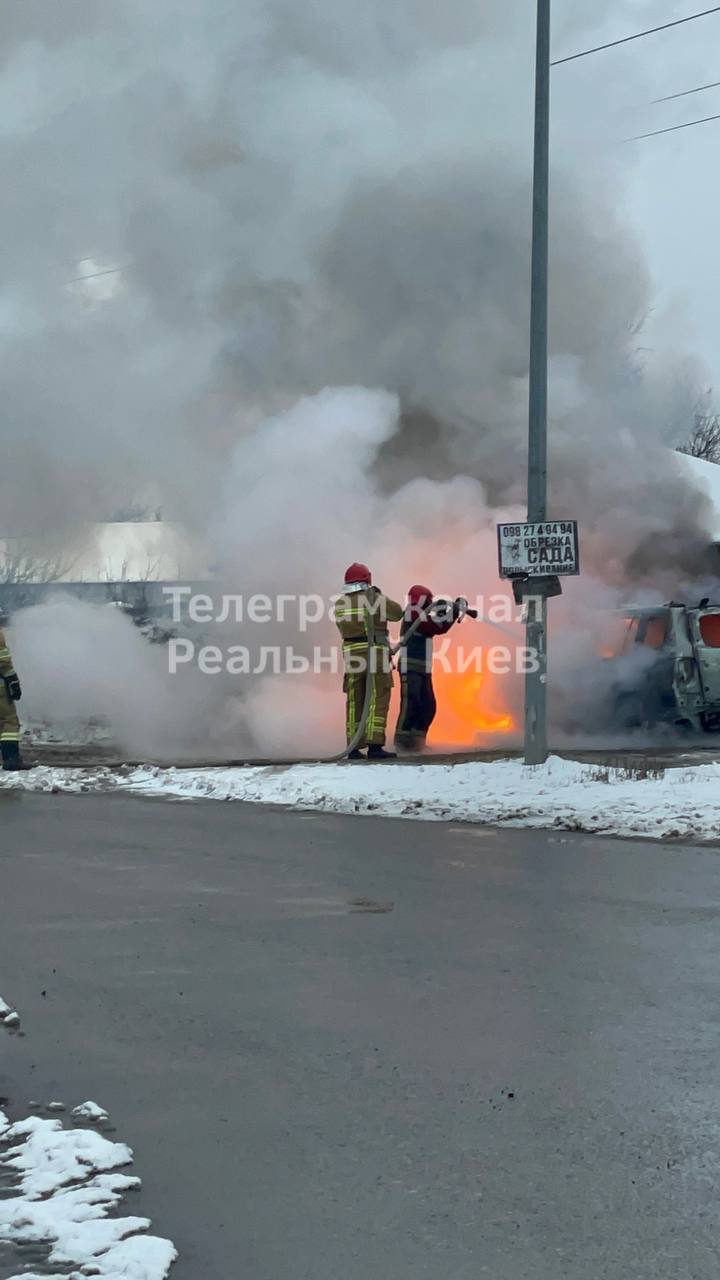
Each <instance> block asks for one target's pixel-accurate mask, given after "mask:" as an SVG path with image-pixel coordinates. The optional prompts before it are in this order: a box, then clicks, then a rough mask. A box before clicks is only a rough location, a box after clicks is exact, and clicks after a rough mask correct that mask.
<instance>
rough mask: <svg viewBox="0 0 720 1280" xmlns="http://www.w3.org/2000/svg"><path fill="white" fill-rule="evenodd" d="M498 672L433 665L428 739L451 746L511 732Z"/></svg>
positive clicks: (512, 723)
mask: <svg viewBox="0 0 720 1280" xmlns="http://www.w3.org/2000/svg"><path fill="white" fill-rule="evenodd" d="M502 679H503V677H501V676H491V675H490V674H489V673H488V672H486V671H480V672H479V671H462V672H459V671H444V670H442V669H441V670H438V669H437V667H436V669H435V673H434V676H433V683H434V685H435V695H436V697H437V704H438V711H437V716H436V718H435V722H434V724H433V726H432V729H431V730H430V735H429V742H430V743H431V744H434V745H438V744H439V743H452V744H453V745H454V746H459V747H471V746H477V745H479V742H480V740H481V739H482V738H483V737H485V736H486V735H498V734H499V735H504V734H509V733H512V731H513V730H514V728H515V721H514V719H513V717H512V715H511V714H510V712H509V711H508V710H507V709H506V708H505V707H504V706H503V705H502V703H503V699H502V695H501V681H502Z"/></svg>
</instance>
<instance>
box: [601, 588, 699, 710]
mask: <svg viewBox="0 0 720 1280" xmlns="http://www.w3.org/2000/svg"><path fill="white" fill-rule="evenodd" d="M615 622H616V626H614V637H613V641H612V643H611V645H610V647H608V648H606V649H605V650H604V652H603V655H602V659H603V666H604V673H605V677H606V680H607V683H606V681H605V680H604V681H603V683H604V684H605V687H606V689H607V691H608V697H607V699H606V701H605V708H606V711H607V713H608V717H609V719H610V721H611V723H612V725H613V726H614V727H617V728H623V729H635V728H642V727H644V728H650V727H652V726H653V725H658V724H663V723H664V724H672V725H676V726H677V727H679V728H685V729H692V730H694V731H696V732H702V731H706V732H717V731H718V730H720V606H716V605H711V604H710V602H709V601H708V600H701V601H700V603H699V604H698V605H697V606H695V607H691V606H689V605H685V604H676V603H675V602H673V601H671V602H670V603H669V604H666V605H660V606H655V607H652V608H637V609H626V610H623V611H622V613H621V614H619V615H617V616H616V619H615Z"/></svg>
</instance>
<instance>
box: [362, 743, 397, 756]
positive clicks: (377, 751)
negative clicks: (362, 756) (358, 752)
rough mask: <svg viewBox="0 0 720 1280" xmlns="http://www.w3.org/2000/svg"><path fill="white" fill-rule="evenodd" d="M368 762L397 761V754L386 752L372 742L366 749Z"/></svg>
mask: <svg viewBox="0 0 720 1280" xmlns="http://www.w3.org/2000/svg"><path fill="white" fill-rule="evenodd" d="M367 758H368V760H397V754H396V752H394V751H386V750H385V748H384V747H381V746H380V745H379V744H378V743H377V742H372V743H371V744H370V746H369V747H368V753H367Z"/></svg>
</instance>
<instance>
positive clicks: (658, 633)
mask: <svg viewBox="0 0 720 1280" xmlns="http://www.w3.org/2000/svg"><path fill="white" fill-rule="evenodd" d="M718 617H719V618H720V615H718ZM669 623H670V619H669V617H668V615H667V614H666V613H657V614H650V615H649V616H645V615H643V614H636V615H630V616H626V617H624V618H623V617H619V618H617V620H616V622H615V624H614V626H613V628H612V629H611V630H609V632H608V637H607V640H606V643H605V646H604V648H603V657H606V658H616V657H619V656H620V655H621V654H626V653H631V652H632V651H633V648H634V646H635V645H636V644H641V645H644V646H645V648H647V649H662V647H663V645H664V644H665V641H666V640H667V636H668V627H669ZM719 625H720V624H719ZM718 643H719V644H720V638H719V640H718Z"/></svg>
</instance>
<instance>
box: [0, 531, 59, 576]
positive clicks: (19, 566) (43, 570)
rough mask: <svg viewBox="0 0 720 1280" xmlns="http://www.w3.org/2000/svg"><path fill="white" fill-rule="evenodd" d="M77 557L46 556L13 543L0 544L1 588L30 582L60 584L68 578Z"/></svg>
mask: <svg viewBox="0 0 720 1280" xmlns="http://www.w3.org/2000/svg"><path fill="white" fill-rule="evenodd" d="M75 559H76V557H73V556H69V555H61V554H58V555H55V556H45V555H42V554H39V553H38V552H36V551H33V550H31V549H30V547H23V546H22V544H21V543H19V542H15V541H13V543H12V544H8V543H6V544H5V546H4V547H2V544H0V586H7V585H11V584H15V583H17V584H21V585H22V584H24V583H28V582H40V583H48V582H60V580H61V579H62V578H66V577H67V575H68V574H69V573H70V570H71V569H72V567H73V564H74V563H75Z"/></svg>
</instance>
